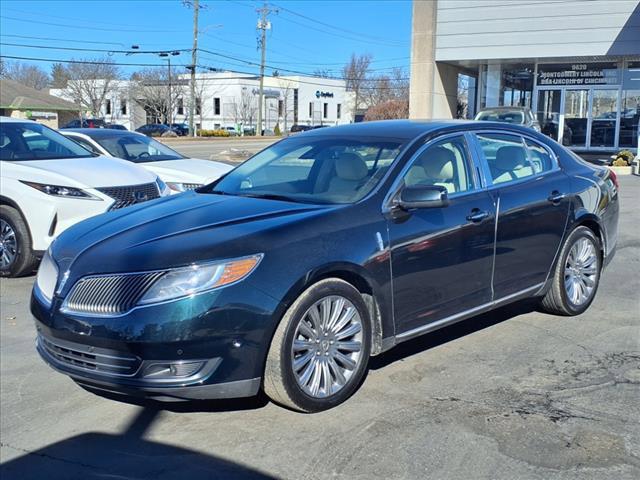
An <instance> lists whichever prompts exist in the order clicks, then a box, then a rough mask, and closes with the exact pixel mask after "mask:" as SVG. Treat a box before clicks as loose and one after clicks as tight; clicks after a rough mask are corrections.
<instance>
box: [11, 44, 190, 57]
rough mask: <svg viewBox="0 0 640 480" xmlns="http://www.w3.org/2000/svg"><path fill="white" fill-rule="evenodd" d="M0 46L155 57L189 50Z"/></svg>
mask: <svg viewBox="0 0 640 480" xmlns="http://www.w3.org/2000/svg"><path fill="white" fill-rule="evenodd" d="M0 45H8V46H11V47H22V48H38V49H41V48H42V49H48V50H69V51H74V52H104V53H107V54H110V55H111V54H114V53H124V54H127V55H129V54H144V53H147V54H150V55H157V54H158V53H165V52H189V51H190V50H191V49H189V48H183V49H181V50H131V49H129V50H110V49H100V48H80V47H54V46H50V45H26V44H24V43H7V42H0Z"/></svg>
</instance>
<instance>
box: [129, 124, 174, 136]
mask: <svg viewBox="0 0 640 480" xmlns="http://www.w3.org/2000/svg"><path fill="white" fill-rule="evenodd" d="M170 131H172V129H171V128H169V126H168V125H164V124H162V123H148V124H146V125H142V126H141V127H138V128H136V132H138V133H142V134H144V135H147V136H148V137H160V136H162V135H163V134H165V133H167V132H170ZM176 135H177V134H176Z"/></svg>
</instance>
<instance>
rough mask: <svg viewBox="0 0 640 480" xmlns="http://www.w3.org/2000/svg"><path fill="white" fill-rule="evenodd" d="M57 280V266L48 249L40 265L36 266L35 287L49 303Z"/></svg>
mask: <svg viewBox="0 0 640 480" xmlns="http://www.w3.org/2000/svg"><path fill="white" fill-rule="evenodd" d="M57 281H58V266H57V265H56V263H55V262H54V261H53V260H52V258H51V255H49V251H48V250H47V253H45V254H44V257H42V261H41V262H40V267H39V268H38V276H37V277H36V288H37V289H38V291H39V292H40V294H41V295H42V297H44V298H45V299H46V300H47V301H48V302H49V303H51V300H52V299H53V292H54V290H55V288H56V283H57Z"/></svg>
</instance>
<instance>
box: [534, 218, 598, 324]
mask: <svg viewBox="0 0 640 480" xmlns="http://www.w3.org/2000/svg"><path fill="white" fill-rule="evenodd" d="M601 268H602V255H601V249H600V242H599V241H598V238H597V237H596V236H595V235H594V233H593V231H592V230H590V229H589V228H587V227H578V228H576V229H575V230H573V231H572V232H571V233H570V234H569V236H568V238H567V240H566V241H565V243H564V245H563V246H562V250H561V251H560V257H559V259H558V263H557V265H556V268H555V271H554V275H553V283H552V285H551V288H550V289H549V291H548V292H547V294H546V295H545V296H544V297H543V299H542V302H541V307H542V309H543V310H544V311H546V312H548V313H552V314H555V315H580V314H581V313H583V312H584V311H585V310H586V309H587V308H589V305H591V302H593V299H594V298H595V296H596V292H597V290H598V284H599V283H600V271H601Z"/></svg>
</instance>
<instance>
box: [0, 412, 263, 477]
mask: <svg viewBox="0 0 640 480" xmlns="http://www.w3.org/2000/svg"><path fill="white" fill-rule="evenodd" d="M161 416H162V412H161V411H160V410H156V409H152V408H142V409H141V410H140V411H139V413H138V414H137V415H136V416H135V417H134V418H133V420H132V421H131V422H130V423H129V425H128V426H127V427H126V428H125V429H124V430H123V432H122V433H120V434H110V433H98V432H90V433H84V434H82V435H77V436H75V437H71V438H67V439H65V440H62V441H59V442H56V443H53V444H51V445H47V446H46V447H43V448H41V449H39V450H36V451H33V452H26V453H25V455H22V456H20V457H17V458H15V459H13V460H10V461H8V462H5V463H3V464H2V465H0V478H2V479H7V480H9V479H14V478H15V479H20V480H30V479H38V480H40V479H43V478H46V479H47V480H57V479H64V480H68V479H83V480H84V479H88V480H90V479H104V478H122V479H124V478H136V479H147V478H148V479H153V480H162V479H172V478H185V479H189V480H199V479H260V480H265V479H272V478H275V477H272V476H270V475H267V474H265V473H262V472H259V471H257V470H254V469H252V468H250V467H247V466H244V465H240V464H237V463H234V462H232V461H229V460H225V459H222V458H219V457H215V456H213V455H208V454H205V453H202V452H198V451H195V450H189V449H186V448H181V447H176V446H174V445H168V444H165V443H159V442H155V441H151V440H148V439H146V438H144V437H145V434H146V433H147V432H148V430H149V428H150V427H151V426H152V425H153V423H154V422H156V421H157V420H158V419H159V418H160V417H161ZM212 435H215V432H212ZM6 446H7V447H9V448H14V449H15V447H11V446H10V445H6ZM205 447H206V446H205V445H203V446H202V448H203V449H204V448H205Z"/></svg>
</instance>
